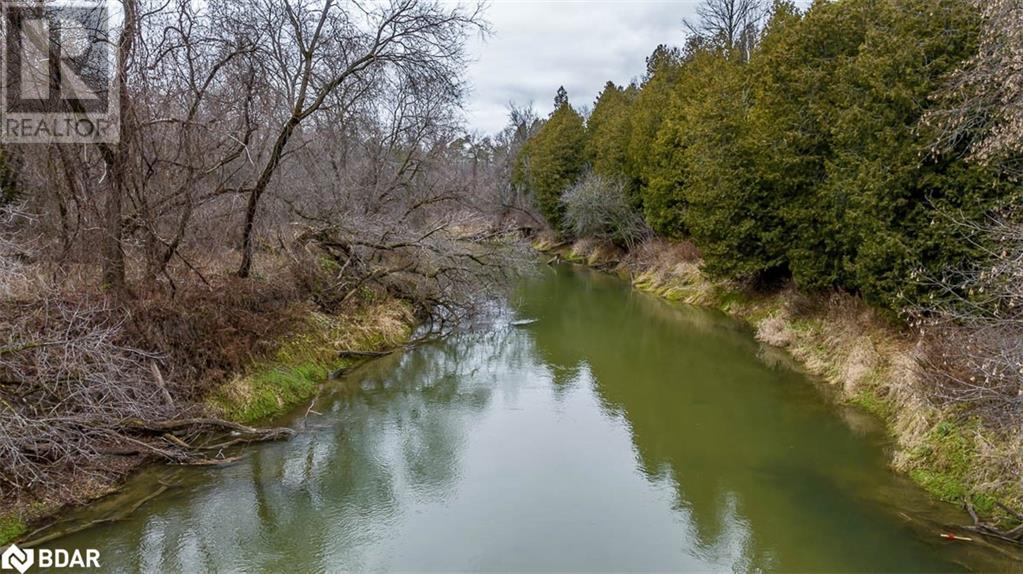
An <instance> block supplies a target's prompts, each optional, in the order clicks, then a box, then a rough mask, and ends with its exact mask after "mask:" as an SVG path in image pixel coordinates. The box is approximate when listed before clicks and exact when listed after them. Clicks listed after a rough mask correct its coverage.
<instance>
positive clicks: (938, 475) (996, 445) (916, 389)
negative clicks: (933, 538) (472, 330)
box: [535, 240, 1023, 519]
mask: <svg viewBox="0 0 1023 574" xmlns="http://www.w3.org/2000/svg"><path fill="white" fill-rule="evenodd" d="M535 247H536V248H537V249H539V250H541V251H548V252H551V253H552V254H556V255H555V257H559V258H562V259H564V260H568V261H573V262H578V263H584V264H587V265H590V266H593V267H598V268H602V269H605V270H608V271H612V272H615V273H617V274H619V275H620V276H622V277H623V278H625V279H627V280H629V281H630V282H631V283H632V284H633V285H634V286H635V287H636V288H637V289H640V290H643V291H647V292H650V293H653V294H656V295H658V296H660V297H663V298H665V299H669V300H672V301H679V302H684V303H688V304H694V305H703V306H711V307H716V308H719V309H721V310H723V311H725V312H726V313H728V314H730V315H732V316H735V317H737V318H740V319H743V320H745V321H747V322H748V323H749V324H750V325H751V326H752V328H753V330H754V332H755V334H756V337H757V339H758V340H760V341H761V342H763V343H765V344H768V345H772V346H775V347H780V348H783V349H785V350H787V351H788V352H789V353H790V354H791V355H792V356H793V357H794V358H796V359H797V360H798V361H799V362H800V363H801V364H802V365H803V366H804V367H805V368H806V370H807V371H809V372H810V373H811V374H813V375H815V376H818V377H820V378H822V379H823V380H825V381H827V382H829V383H830V384H832V385H834V386H835V387H836V388H837V389H838V391H839V392H838V395H839V396H840V397H841V400H843V401H846V402H848V403H853V404H857V405H859V406H861V407H863V408H865V409H867V410H869V411H871V412H872V413H874V414H875V415H877V416H878V417H880V418H881V419H882V420H883V421H884V422H885V424H886V426H887V429H888V431H889V433H890V434H891V436H892V438H893V443H894V447H893V449H892V461H891V462H892V466H893V467H894V468H895V469H897V470H899V471H901V472H904V473H906V474H908V475H909V476H910V477H912V478H913V480H915V481H916V482H917V483H919V484H920V485H921V486H922V487H923V488H925V489H926V490H927V491H929V492H930V493H932V494H933V495H934V496H936V497H938V498H940V499H941V500H944V501H947V502H950V503H963V502H965V501H971V502H972V503H973V504H974V505H975V506H976V507H977V509H978V510H980V511H981V512H982V513H984V514H987V515H991V516H995V517H996V518H1000V519H1005V518H1008V517H1007V516H1000V515H999V513H1000V510H999V509H998V508H997V507H996V506H995V504H994V501H995V500H999V501H1002V502H1004V503H1006V504H1008V505H1009V506H1011V507H1015V508H1019V507H1020V506H1023V448H1021V447H1023V440H1021V437H1020V436H1019V435H1016V436H1010V435H1005V434H999V433H994V432H992V431H990V430H988V429H985V428H984V427H983V426H982V425H981V424H980V423H979V422H978V421H977V420H973V419H967V418H964V417H963V416H961V415H960V414H959V413H957V412H955V411H953V410H947V409H944V410H943V409H941V408H938V407H936V406H934V405H933V404H932V403H931V402H930V401H928V400H927V395H926V393H925V392H924V391H925V387H924V385H926V381H924V380H923V377H922V375H921V372H920V369H919V368H918V354H919V352H920V351H919V345H918V343H919V341H918V338H917V336H916V334H915V333H913V332H910V331H909V330H908V329H907V328H905V327H903V326H901V325H898V324H895V323H893V322H891V321H890V320H888V319H886V318H885V317H883V316H881V315H880V314H879V313H877V312H875V311H874V310H873V309H871V308H870V307H868V306H867V305H866V304H864V303H863V302H862V301H860V300H859V299H857V298H855V297H852V296H850V295H847V294H842V293H832V294H825V295H813V296H809V295H805V294H802V293H799V292H797V291H795V290H794V289H792V288H780V289H777V290H773V291H771V292H769V293H757V292H753V291H751V290H749V289H744V288H742V287H741V286H736V285H732V284H726V283H717V282H713V281H711V280H710V279H708V278H707V277H706V276H705V275H704V274H703V273H702V272H701V271H700V261H699V259H698V257H699V256H698V253H697V252H696V250H695V249H693V248H692V247H691V246H688V245H685V244H677V243H669V242H666V241H660V240H653V241H650V242H648V243H646V244H644V245H641V246H639V247H637V249H636V250H634V251H633V252H631V253H624V252H623V251H621V250H618V249H614V248H613V247H609V246H607V245H604V244H600V243H596V242H592V241H585V240H584V241H579V242H576V243H574V244H571V245H566V244H555V243H553V242H551V241H542V240H541V241H538V242H537V243H536V244H535Z"/></svg>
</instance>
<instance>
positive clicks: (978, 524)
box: [963, 502, 1023, 545]
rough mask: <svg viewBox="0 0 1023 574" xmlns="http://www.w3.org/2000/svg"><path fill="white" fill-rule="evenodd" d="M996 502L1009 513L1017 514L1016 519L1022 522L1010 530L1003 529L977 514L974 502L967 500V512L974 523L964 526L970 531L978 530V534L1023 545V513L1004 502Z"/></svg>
mask: <svg viewBox="0 0 1023 574" xmlns="http://www.w3.org/2000/svg"><path fill="white" fill-rule="evenodd" d="M995 504H996V505H997V506H998V507H999V508H1001V509H1002V510H1004V511H1005V512H1006V513H1007V514H1009V515H1011V516H1015V517H1016V519H1018V520H1020V521H1021V524H1019V525H1018V526H1016V527H1014V528H1012V529H1009V530H1002V529H1000V528H998V527H997V526H995V525H994V524H991V523H990V522H984V521H982V520H981V519H980V517H979V516H978V515H977V511H976V510H975V509H974V508H973V504H971V503H970V502H967V503H966V512H968V513H969V514H970V518H972V519H973V525H972V526H964V527H963V528H965V529H966V530H969V531H970V532H976V533H977V534H981V535H983V536H988V537H990V538H997V539H998V540H1002V541H1005V542H1009V543H1012V544H1019V545H1023V514H1021V513H1020V512H1017V511H1015V510H1013V509H1011V508H1009V507H1008V506H1006V505H1004V504H1002V503H1001V502H995Z"/></svg>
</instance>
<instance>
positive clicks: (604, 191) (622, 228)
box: [561, 172, 650, 249]
mask: <svg viewBox="0 0 1023 574" xmlns="http://www.w3.org/2000/svg"><path fill="white" fill-rule="evenodd" d="M561 202H562V204H563V205H564V208H565V216H564V217H565V227H566V228H567V229H568V230H569V231H570V232H571V233H572V234H573V235H575V236H576V237H593V238H596V239H606V240H609V241H612V242H614V243H615V244H618V245H622V246H624V247H627V248H629V249H632V248H633V247H634V246H635V245H636V243H637V242H638V241H640V240H641V239H643V238H645V237H647V236H648V235H649V234H650V230H649V228H647V226H646V224H645V223H644V222H643V217H642V216H641V215H640V214H639V213H637V212H636V211H635V210H634V209H633V208H632V207H631V206H630V205H629V197H628V192H627V190H626V188H625V184H624V183H622V181H621V180H618V179H611V178H608V177H604V176H602V175H598V174H596V173H592V172H589V173H587V174H586V175H584V176H583V177H582V178H581V179H580V180H579V182H578V183H576V184H575V185H573V186H572V187H571V188H569V189H568V191H566V192H565V194H564V195H563V196H562V198H561Z"/></svg>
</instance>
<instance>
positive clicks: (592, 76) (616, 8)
mask: <svg viewBox="0 0 1023 574" xmlns="http://www.w3.org/2000/svg"><path fill="white" fill-rule="evenodd" d="M697 3H698V2H697V0H661V1H655V0H650V1H632V2H630V1H627V0H603V1H575V0H561V1H551V0H528V1H527V0H492V1H491V4H490V7H489V9H488V10H487V19H488V20H489V21H490V23H491V24H492V25H493V32H494V33H493V35H492V36H490V37H489V38H488V39H486V40H484V41H480V40H478V39H477V40H475V41H474V42H473V45H472V48H471V51H472V55H473V57H474V59H475V61H474V62H473V63H472V65H471V66H470V67H469V70H468V79H469V82H470V85H471V88H472V93H471V94H470V96H469V100H468V106H467V114H468V123H469V128H470V129H472V130H478V131H481V132H484V133H492V132H496V131H498V130H500V129H501V128H502V127H503V126H504V124H505V120H506V119H507V106H508V102H510V101H514V102H516V103H518V104H527V103H529V102H530V101H532V102H533V103H534V105H535V108H536V110H537V112H538V113H540V115H541V116H546V115H547V114H548V113H550V111H551V108H552V107H553V100H554V92H555V91H556V90H557V89H558V86H561V85H564V86H565V89H566V90H568V97H569V100H570V101H571V102H572V105H573V106H576V107H577V108H580V107H583V106H592V104H593V100H594V99H595V98H596V96H597V93H598V92H599V91H600V89H601V88H602V87H603V85H604V83H605V82H607V81H608V80H612V81H614V82H615V83H617V84H623V83H628V82H629V80H631V79H633V78H638V77H639V76H641V75H642V74H643V70H644V68H645V65H646V64H645V62H644V59H645V58H646V57H647V56H648V55H650V53H651V52H653V50H654V48H655V47H656V46H657V45H658V44H671V45H676V46H678V45H681V44H682V40H683V32H682V19H683V18H685V17H692V15H693V13H694V11H695V7H696V5H697Z"/></svg>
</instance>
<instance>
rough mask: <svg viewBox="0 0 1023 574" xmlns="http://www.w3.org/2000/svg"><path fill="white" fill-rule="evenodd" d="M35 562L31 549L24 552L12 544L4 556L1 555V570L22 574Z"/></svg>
mask: <svg viewBox="0 0 1023 574" xmlns="http://www.w3.org/2000/svg"><path fill="white" fill-rule="evenodd" d="M34 561H35V555H34V553H33V551H32V549H31V548H26V549H24V550H22V549H21V548H18V547H17V546H16V545H14V544H11V545H10V546H8V547H7V550H4V553H3V554H0V568H3V569H4V570H10V569H14V570H17V571H18V572H21V574H25V572H26V571H27V570H28V569H29V568H31V567H32V563H33V562H34Z"/></svg>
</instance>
